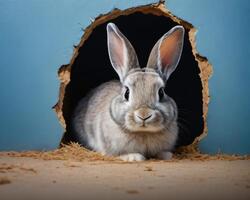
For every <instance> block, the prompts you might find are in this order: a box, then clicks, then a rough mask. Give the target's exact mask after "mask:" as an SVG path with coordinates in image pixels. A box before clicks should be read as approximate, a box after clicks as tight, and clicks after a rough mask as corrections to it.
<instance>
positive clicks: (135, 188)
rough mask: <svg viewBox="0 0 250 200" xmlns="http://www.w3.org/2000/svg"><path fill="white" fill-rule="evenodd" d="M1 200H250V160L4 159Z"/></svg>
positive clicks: (0, 166)
mask: <svg viewBox="0 0 250 200" xmlns="http://www.w3.org/2000/svg"><path fill="white" fill-rule="evenodd" d="M0 199H1V200H7V199H8V200H15V199H18V200H22V199H24V200H28V199H34V200H35V199H46V200H49V199H54V200H56V199H60V200H63V199H74V200H75V199H81V200H85V199H143V200H147V199H164V200H165V199H185V200H188V199H202V200H204V199H227V200H230V199H236V200H241V199H246V200H249V199H250V160H238V161H223V160H211V161H190V160H183V161H178V162H152V161H147V162H143V163H133V164H130V163H126V164H121V163H112V162H110V161H109V162H100V161H92V162H91V161H82V162H79V161H59V160H48V161H45V160H39V159H33V158H13V157H0Z"/></svg>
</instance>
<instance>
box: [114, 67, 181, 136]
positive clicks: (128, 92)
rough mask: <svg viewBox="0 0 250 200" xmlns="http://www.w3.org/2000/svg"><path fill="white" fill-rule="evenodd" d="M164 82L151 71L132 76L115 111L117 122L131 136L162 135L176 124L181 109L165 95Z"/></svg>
mask: <svg viewBox="0 0 250 200" xmlns="http://www.w3.org/2000/svg"><path fill="white" fill-rule="evenodd" d="M164 86H165V84H164V81H163V80H162V78H161V77H160V75H159V74H158V73H156V72H155V71H154V70H152V69H151V70H150V69H141V70H139V69H138V70H135V71H132V72H131V73H129V74H128V76H127V77H126V78H125V80H124V83H123V88H122V91H121V95H119V96H118V97H117V98H116V100H115V103H114V104H113V108H115V107H116V108H118V109H116V111H115V112H114V113H113V114H114V118H115V119H116V120H117V121H118V122H119V123H120V125H121V126H122V127H123V129H125V130H127V131H129V132H159V131H162V130H163V129H167V127H168V126H169V123H171V122H175V120H176V118H177V112H176V111H177V109H176V105H175V103H174V101H173V100H172V99H171V98H170V97H168V96H167V95H166V94H165V92H164Z"/></svg>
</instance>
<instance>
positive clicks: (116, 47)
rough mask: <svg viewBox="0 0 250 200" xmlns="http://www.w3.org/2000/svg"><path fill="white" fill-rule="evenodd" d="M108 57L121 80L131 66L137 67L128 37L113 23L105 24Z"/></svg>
mask: <svg viewBox="0 0 250 200" xmlns="http://www.w3.org/2000/svg"><path fill="white" fill-rule="evenodd" d="M107 35H108V53H109V59H110V61H111V64H112V66H113V67H114V69H115V71H116V72H117V73H118V75H119V78H120V80H121V81H123V78H124V77H125V76H126V74H127V73H128V71H129V70H130V69H131V68H136V67H139V62H138V59H137V55H136V53H135V50H134V48H133V46H132V45H131V44H130V42H129V41H128V39H127V38H126V37H125V36H124V35H123V34H122V33H121V32H120V30H119V29H118V28H117V26H116V25H115V24H113V23H108V25H107Z"/></svg>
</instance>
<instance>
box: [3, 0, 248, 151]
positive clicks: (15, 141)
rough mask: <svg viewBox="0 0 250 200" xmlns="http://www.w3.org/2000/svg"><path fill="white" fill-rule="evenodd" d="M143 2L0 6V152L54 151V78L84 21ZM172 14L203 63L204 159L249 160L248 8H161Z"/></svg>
mask: <svg viewBox="0 0 250 200" xmlns="http://www.w3.org/2000/svg"><path fill="white" fill-rule="evenodd" d="M150 2H152V1H150V0H134V1H118V0H103V1H98V0H92V1H87V0H71V1H68V0H54V1H50V0H26V1H19V0H0V69H1V73H0V91H1V93H0V94H1V98H0V109H1V116H0V124H1V126H0V150H25V149H53V148H56V147H57V145H58V143H59V140H60V138H61V136H62V128H61V126H60V125H59V123H58V120H57V118H56V116H55V114H54V113H53V111H52V110H51V107H52V106H53V105H54V104H55V102H56V101H57V95H58V87H59V81H58V79H57V76H56V73H57V69H58V67H59V66H60V65H62V64H67V63H68V62H69V60H70V58H71V56H72V53H73V45H75V44H78V42H79V40H80V37H81V36H82V34H83V31H82V28H84V27H86V26H87V25H89V24H90V20H91V18H94V17H96V16H97V15H99V14H100V13H106V12H109V11H110V10H111V9H113V8H115V7H117V8H120V9H126V8H129V7H131V6H136V5H143V4H148V3H150ZM166 5H167V7H168V8H169V9H170V10H171V11H172V13H173V14H175V15H177V16H178V17H180V18H183V19H185V20H187V21H189V22H190V23H192V24H193V25H194V26H195V27H196V28H197V29H198V33H197V48H198V51H199V52H200V53H201V54H202V55H205V56H207V57H208V59H209V61H210V62H211V64H212V65H213V69H214V75H213V77H212V78H211V79H210V94H211V103H210V107H209V116H208V128H209V133H208V136H207V137H206V138H205V139H204V140H203V141H202V142H201V145H200V148H201V149H202V151H204V152H210V153H214V152H218V151H222V152H227V153H240V154H246V153H250V134H249V133H250V131H249V119H250V103H249V102H250V92H249V86H250V79H249V75H250V69H249V66H250V60H249V59H247V58H248V57H249V56H250V47H249V46H248V45H249V44H250V39H249V35H250V28H249V25H248V22H249V21H250V3H249V2H248V1H247V0H245V1H244V0H241V1H237V0H220V1H216V0H203V1H199V0H168V1H167V2H166Z"/></svg>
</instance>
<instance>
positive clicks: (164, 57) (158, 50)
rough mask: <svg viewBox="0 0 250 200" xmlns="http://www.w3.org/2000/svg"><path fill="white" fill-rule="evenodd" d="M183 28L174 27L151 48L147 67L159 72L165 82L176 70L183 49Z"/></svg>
mask: <svg viewBox="0 0 250 200" xmlns="http://www.w3.org/2000/svg"><path fill="white" fill-rule="evenodd" d="M184 32H185V30H184V28H183V27H182V26H175V27H173V28H172V29H171V30H170V31H168V32H167V33H166V34H164V35H163V36H162V37H161V38H160V39H159V40H158V42H157V43H156V44H155V46H154V47H153V49H152V51H151V53H150V56H149V59H148V63H147V67H148V68H154V69H156V70H158V71H160V72H161V73H162V74H163V75H164V77H165V79H166V80H167V79H168V78H169V76H170V75H171V74H172V72H173V71H174V70H175V69H176V67H177V65H178V63H179V60H180V57H181V53H182V48H183V41H184Z"/></svg>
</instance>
